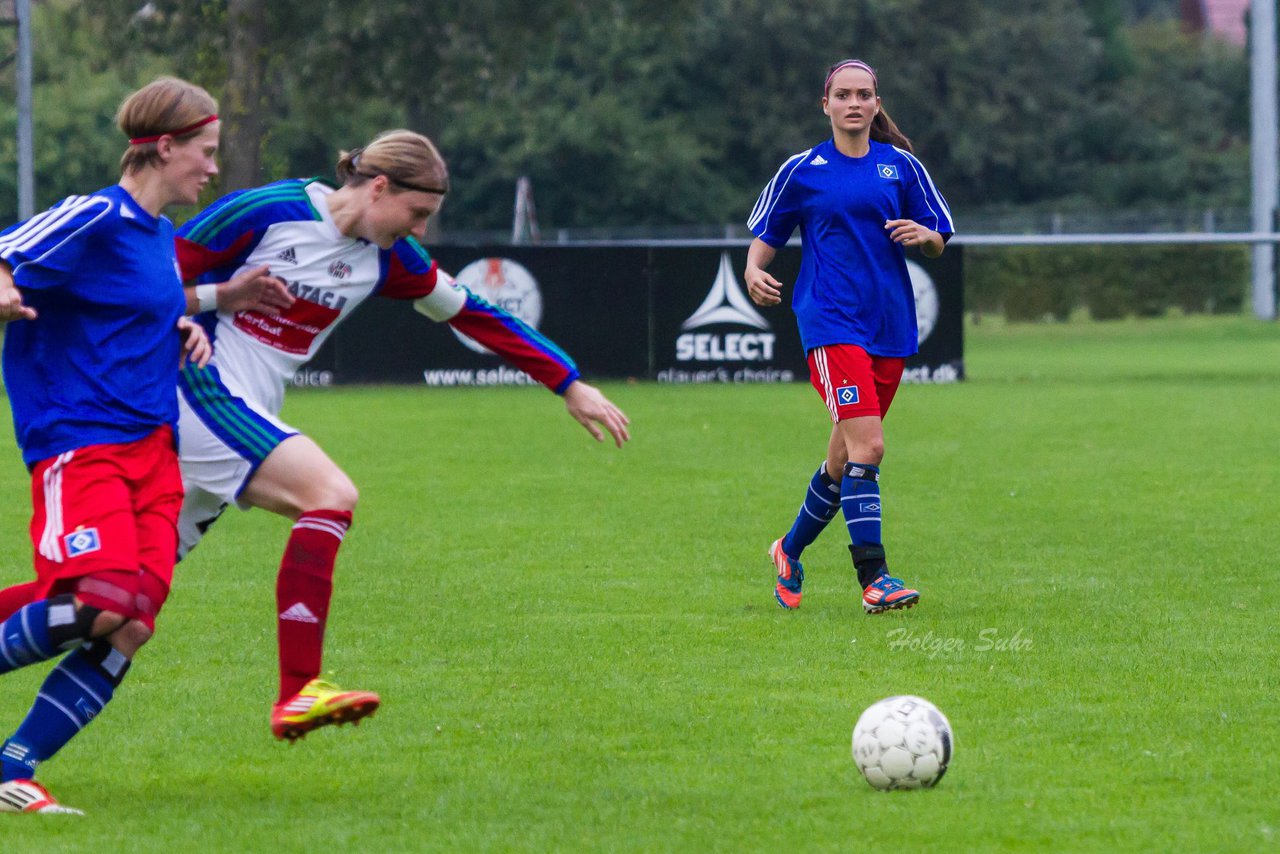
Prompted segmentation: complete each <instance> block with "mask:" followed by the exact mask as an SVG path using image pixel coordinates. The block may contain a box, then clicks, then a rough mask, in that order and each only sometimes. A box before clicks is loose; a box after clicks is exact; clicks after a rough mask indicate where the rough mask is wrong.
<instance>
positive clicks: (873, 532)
mask: <svg viewBox="0 0 1280 854" xmlns="http://www.w3.org/2000/svg"><path fill="white" fill-rule="evenodd" d="M840 508H841V509H842V510H843V511H844V521H845V526H846V527H848V529H849V540H850V542H852V543H853V545H855V546H868V545H875V546H878V545H880V543H881V540H880V469H879V468H878V467H876V466H869V465H863V464H861V463H849V464H848V465H846V466H845V468H844V478H843V479H842V480H841V481H840Z"/></svg>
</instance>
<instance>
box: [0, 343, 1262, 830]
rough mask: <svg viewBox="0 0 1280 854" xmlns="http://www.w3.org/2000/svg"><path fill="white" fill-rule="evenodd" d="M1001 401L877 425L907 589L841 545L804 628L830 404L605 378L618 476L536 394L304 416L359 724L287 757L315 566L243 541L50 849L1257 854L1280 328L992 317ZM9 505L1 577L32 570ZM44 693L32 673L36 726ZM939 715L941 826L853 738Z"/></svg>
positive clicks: (69, 772)
mask: <svg viewBox="0 0 1280 854" xmlns="http://www.w3.org/2000/svg"><path fill="white" fill-rule="evenodd" d="M967 361H968V367H969V373H970V380H969V381H968V382H966V383H964V384H961V385H957V386H950V387H944V386H938V387H922V386H910V387H906V388H904V389H903V391H902V393H901V395H900V396H899V398H898V400H897V402H896V403H895V404H894V410H893V412H892V413H891V414H890V417H889V420H888V422H887V425H886V426H887V437H888V455H887V457H886V460H885V465H884V474H885V479H884V482H883V487H884V495H885V521H886V528H885V530H886V541H887V546H888V548H889V553H890V559H891V565H892V566H893V567H894V568H895V570H896V571H897V572H898V573H899V574H900V575H902V576H903V577H904V578H905V579H906V580H907V581H908V583H910V584H912V585H913V586H917V587H919V588H920V589H921V591H922V594H923V598H922V603H921V605H920V606H919V607H918V608H916V609H914V610H912V611H909V612H906V613H891V614H886V615H882V616H878V617H867V616H864V615H863V614H862V610H861V608H860V606H859V604H858V602H857V599H856V595H855V589H854V588H855V584H854V580H853V573H852V568H851V567H850V566H849V558H848V553H847V550H846V548H845V545H844V542H845V534H844V532H843V530H842V526H841V525H840V524H839V523H836V524H835V525H834V526H833V528H832V529H831V530H829V531H828V532H827V533H826V534H825V535H824V536H823V537H822V538H821V539H820V540H819V541H818V542H817V543H816V544H815V545H814V546H813V547H812V548H811V549H810V550H808V551H807V552H806V553H805V556H804V561H805V566H806V570H807V577H806V590H805V600H804V606H803V608H802V609H801V610H800V611H799V612H798V613H794V614H788V613H784V612H782V611H781V610H780V609H779V608H778V607H777V606H776V605H775V604H774V603H773V599H772V592H771V590H772V583H773V582H772V571H771V569H770V563H769V561H768V559H767V558H766V557H765V550H766V548H767V546H768V544H769V542H770V541H771V540H772V539H773V538H774V537H776V536H778V535H779V534H781V533H782V532H784V531H785V530H786V528H787V527H788V526H789V524H790V522H791V519H792V516H793V513H794V512H795V510H796V508H797V507H798V505H799V502H800V499H801V496H802V493H803V490H804V487H805V484H806V482H807V480H808V478H809V476H810V475H811V474H812V472H813V469H814V468H815V467H816V465H817V463H818V461H819V459H820V458H821V456H822V453H823V449H824V448H825V441H826V434H827V431H828V426H827V423H826V421H825V410H824V408H823V407H822V405H821V403H820V402H819V401H818V400H817V399H816V397H815V395H814V394H813V393H812V392H811V391H810V390H809V389H808V387H807V386H803V385H798V384H797V385H794V386H787V387H736V388H723V387H711V388H696V387H687V386H684V387H659V386H654V385H621V384H618V385H609V386H606V390H607V392H608V393H609V394H610V395H611V396H612V397H613V398H614V399H615V400H616V401H617V402H618V403H619V404H620V405H622V406H623V407H624V408H625V409H626V410H627V411H628V412H629V414H630V415H631V416H632V419H633V427H634V433H635V440H634V441H633V443H632V444H631V446H629V447H628V448H626V449H624V450H623V451H621V452H619V451H616V450H614V449H613V448H612V447H605V446H597V445H595V444H594V443H592V442H590V441H589V439H588V438H587V437H586V436H585V434H582V433H581V431H580V429H579V428H578V427H577V426H576V425H574V424H573V423H572V422H571V421H570V420H569V419H568V418H567V417H566V416H564V415H563V414H562V413H561V412H560V411H559V410H560V405H559V403H558V402H557V401H556V400H554V399H553V398H551V397H550V396H549V395H547V394H546V393H545V392H540V391H539V390H536V389H510V390H494V389H490V390H430V391H428V390H426V389H418V388H413V389H399V388H397V389H386V388H368V389H354V390H343V391H315V392H298V393H294V394H293V396H292V397H291V399H290V401H289V404H288V406H287V409H286V413H285V415H286V417H287V418H288V419H289V420H290V421H291V422H292V423H294V424H296V425H297V426H299V427H300V428H302V429H304V430H306V431H307V432H308V433H309V434H311V435H312V436H314V437H315V438H317V439H318V440H319V441H320V443H321V444H322V445H323V446H324V447H325V448H326V449H328V451H329V452H330V454H331V455H332V456H333V457H334V458H335V459H336V460H337V461H338V462H339V463H340V464H341V465H342V466H344V467H345V468H346V470H347V471H348V472H349V473H350V474H351V475H352V476H353V478H354V479H355V481H356V483H357V484H358V485H359V486H360V487H361V489H362V500H361V506H360V509H359V510H358V511H357V515H356V524H355V527H354V528H353V529H352V532H351V534H350V535H349V536H348V538H347V541H346V545H345V546H344V547H343V552H342V555H341V558H340V565H339V570H338V575H337V592H336V596H335V601H334V606H333V611H332V615H331V620H330V626H329V654H328V657H327V659H326V665H327V667H328V668H329V669H330V670H331V671H332V672H333V673H334V675H335V678H336V679H337V680H338V681H339V682H340V683H341V684H347V685H351V686H353V687H359V688H366V689H370V690H376V691H379V692H381V693H382V695H383V698H384V708H383V709H382V711H380V712H379V713H378V715H377V716H375V717H374V718H373V719H371V720H369V721H367V722H366V723H365V724H363V725H362V726H361V727H360V728H358V729H352V728H350V727H346V728H342V729H331V730H322V731H318V732H316V733H313V734H312V735H310V736H309V737H308V738H306V739H305V740H304V741H303V742H301V743H299V744H297V745H295V746H292V747H290V746H287V745H284V744H280V743H276V742H274V741H273V740H272V739H271V737H270V733H269V731H268V728H267V713H268V708H269V705H270V703H271V701H272V699H273V695H274V690H275V688H274V686H275V671H274V667H275V664H274V662H275V656H274V643H275V640H274V625H273V617H274V594H273V590H274V572H275V566H276V564H277V562H278V559H279V553H280V550H281V548H282V546H283V542H284V539H285V537H286V535H287V529H288V525H287V523H285V522H284V521H283V520H280V519H278V518H276V517H272V516H269V515H267V514H265V513H261V512H254V513H248V514H244V513H234V512H231V513H228V515H227V516H226V517H224V519H223V520H221V521H220V522H219V523H218V524H217V525H216V526H215V527H214V529H213V531H212V532H211V534H210V536H209V537H208V538H207V539H206V541H205V543H204V544H203V545H201V547H200V548H199V549H198V550H197V551H196V552H195V553H194V554H193V556H192V557H191V558H190V559H189V560H188V561H187V562H185V563H184V564H182V565H181V566H180V567H179V575H178V582H177V585H176V588H175V591H174V595H173V597H172V599H171V600H170V603H169V605H168V607H167V609H166V612H165V615H164V617H163V619H162V623H161V631H160V633H159V634H158V635H157V637H156V639H155V641H153V643H152V644H151V645H150V646H149V647H148V648H147V649H146V650H144V652H143V653H142V655H141V656H140V657H139V660H138V662H137V664H136V665H135V667H134V670H133V672H132V673H131V674H130V676H129V679H128V681H127V682H126V684H125V685H124V686H123V687H122V689H121V691H120V693H119V694H118V695H117V699H116V701H115V702H114V703H113V704H112V706H111V707H110V708H109V709H108V710H107V711H106V712H104V713H103V715H102V717H101V720H99V721H97V722H95V723H94V724H93V725H92V726H91V727H90V728H89V729H88V730H86V731H85V732H84V733H83V734H82V735H81V737H80V738H78V739H77V741H76V742H75V743H73V745H72V746H71V747H69V748H68V749H67V750H66V751H64V752H63V754H62V755H61V756H59V757H58V758H57V759H56V760H54V761H53V762H50V763H49V764H48V765H47V766H45V767H44V768H43V769H42V773H41V777H42V779H43V780H44V781H45V782H46V783H47V784H48V785H49V786H50V788H51V789H52V790H53V791H54V792H55V793H56V794H58V795H59V797H61V798H62V799H63V800H65V801H66V802H67V803H69V804H72V805H74V806H78V807H81V808H83V809H85V810H87V811H88V812H89V816H88V817H86V818H84V819H78V820H76V819H68V818H63V817H49V818H40V817H14V816H4V817H0V840H3V842H4V843H5V844H6V850H8V848H12V849H13V850H27V851H106V850H130V851H136V852H150V851H165V852H172V851H255V852H256V851H286V852H293V851H297V852H303V851H307V852H313V851H317V850H326V851H334V850H353V849H354V848H359V849H360V850H372V851H432V850H438V851H493V850H522V851H548V850H584V849H587V850H608V851H654V850H672V851H740V850H751V851H779V850H796V851H816V850H827V851H850V850H863V849H866V850H904V851H914V850H939V851H960V850H1001V849H1003V850H1019V851H1021V850H1045V851H1063V850H1072V851H1090V850H1091V851H1121V850H1168V849H1172V848H1173V847H1174V846H1178V847H1179V848H1182V849H1184V850H1189V851H1195V850H1214V851H1223V850H1239V851H1255V850H1260V849H1265V848H1270V847H1273V846H1275V845H1276V844H1277V834H1278V833H1280V806H1277V801H1276V799H1275V796H1274V785H1273V778H1274V774H1275V770H1274V769H1275V762H1276V759H1275V757H1276V756H1277V755H1278V754H1280V729H1278V728H1277V726H1276V724H1275V688H1276V682H1277V675H1278V672H1277V671H1278V669H1280V668H1278V667H1277V664H1276V649H1277V648H1278V647H1280V629H1277V621H1276V617H1275V615H1276V614H1277V613H1278V612H1280V593H1278V592H1277V591H1278V590H1280V586H1278V585H1277V582H1276V570H1277V559H1276V556H1275V554H1276V534H1275V524H1276V520H1277V519H1278V518H1280V465H1277V451H1280V438H1278V437H1280V429H1277V421H1276V413H1280V329H1278V328H1277V327H1276V326H1275V325H1265V324H1258V323H1254V322H1251V321H1247V320H1242V319H1237V318H1188V319H1170V320H1161V321H1142V322H1138V321H1133V322H1118V323H1107V324H1066V325H1061V326H1009V327H1004V326H1000V325H990V324H984V325H982V326H980V327H975V328H971V329H970V330H969V336H968V359H967ZM7 444H9V445H10V447H9V450H7V451H6V452H5V453H6V456H7V459H8V460H9V463H8V464H7V465H6V466H4V467H3V470H2V471H0V483H2V484H3V486H4V489H5V494H6V495H8V496H9V500H8V501H6V502H5V503H4V506H3V507H0V526H2V528H0V530H3V531H5V532H6V535H5V536H4V538H3V541H2V543H3V550H2V551H0V567H3V568H2V569H0V582H5V583H12V582H16V581H20V580H26V579H27V578H28V577H29V573H30V570H29V568H28V567H29V554H30V546H29V544H28V542H27V539H26V534H25V526H26V520H27V516H28V512H29V510H28V506H27V505H28V498H27V495H28V493H27V481H26V476H25V472H24V471H23V469H22V466H21V465H20V464H19V463H18V461H17V453H16V451H15V450H13V449H12V439H8V440H7ZM46 670H47V667H34V668H28V669H27V670H26V671H23V672H21V673H15V674H10V675H8V676H5V677H3V682H2V683H0V684H3V691H2V692H0V729H2V730H4V731H5V732H7V731H9V730H10V729H11V728H12V727H13V726H15V725H16V724H17V722H18V720H19V719H20V717H21V715H22V714H23V713H24V712H25V709H26V707H27V705H28V703H29V701H30V698H31V696H32V695H33V693H34V691H35V689H36V687H37V685H38V684H39V681H40V680H41V679H42V678H43V675H44V673H45V672H46ZM897 693H915V694H921V695H923V696H925V697H928V698H929V699H930V700H932V701H933V702H935V703H937V704H938V705H939V706H940V707H941V708H942V709H943V711H944V712H946V713H947V715H948V716H949V717H950V719H951V722H952V724H953V726H954V728H955V735H956V740H957V751H956V754H955V758H954V761H953V763H952V766H951V770H950V771H949V772H948V774H947V776H946V778H945V779H944V781H943V782H942V783H941V785H940V786H939V787H938V788H937V789H934V790H931V791H923V792H903V793H880V792H876V791H873V790H872V789H870V788H869V787H868V786H867V785H866V783H865V782H863V780H862V779H861V777H860V776H859V775H858V773H857V770H856V768H855V767H854V764H853V762H852V760H851V758H850V755H849V736H850V732H851V730H852V727H853V723H854V721H855V720H856V719H857V717H858V715H859V713H860V712H861V711H862V709H863V708H864V707H865V706H867V705H869V704H870V703H871V702H873V701H875V700H877V699H880V698H881V697H884V696H887V695H890V694H897Z"/></svg>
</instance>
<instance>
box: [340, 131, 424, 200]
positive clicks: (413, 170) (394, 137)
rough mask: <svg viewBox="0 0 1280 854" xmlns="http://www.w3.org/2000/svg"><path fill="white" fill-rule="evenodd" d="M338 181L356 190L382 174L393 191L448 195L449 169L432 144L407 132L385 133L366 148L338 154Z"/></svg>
mask: <svg viewBox="0 0 1280 854" xmlns="http://www.w3.org/2000/svg"><path fill="white" fill-rule="evenodd" d="M337 172H338V180H339V181H341V182H342V183H343V184H344V185H347V186H353V187H358V186H359V185H361V184H363V183H364V182H365V181H368V180H369V179H371V178H376V177H377V176H379V175H385V176H386V177H387V180H388V181H390V182H391V185H392V186H393V187H395V188H396V189H397V190H416V191H418V192H420V193H440V194H441V195H443V194H445V193H447V192H449V169H448V167H447V166H445V163H444V158H443V157H441V156H440V152H439V151H437V150H436V147H435V144H434V143H432V142H431V140H429V139H427V138H426V137H425V136H423V135H422V134H420V133H414V132H413V131H411V130H387V131H383V132H382V133H380V134H378V135H377V136H375V137H374V138H373V141H372V142H370V143H369V144H368V145H365V146H362V147H360V148H354V149H352V150H351V151H343V152H340V153H339V155H338V167H337Z"/></svg>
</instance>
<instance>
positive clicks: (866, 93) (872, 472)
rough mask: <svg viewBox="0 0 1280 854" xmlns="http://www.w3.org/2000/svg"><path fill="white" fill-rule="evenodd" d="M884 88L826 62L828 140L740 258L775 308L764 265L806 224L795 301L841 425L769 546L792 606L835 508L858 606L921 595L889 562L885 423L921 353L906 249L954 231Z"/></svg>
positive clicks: (765, 209)
mask: <svg viewBox="0 0 1280 854" xmlns="http://www.w3.org/2000/svg"><path fill="white" fill-rule="evenodd" d="M878 88H879V81H878V80H877V78H876V73H875V71H874V70H872V68H871V66H869V65H867V64H866V63H865V62H862V61H861V60H857V59H847V60H843V61H841V62H838V63H836V64H835V65H833V66H832V67H831V69H830V70H829V71H828V73H827V79H826V83H825V85H824V87H823V96H822V111H823V112H824V113H826V114H827V116H828V117H830V119H831V139H829V140H827V141H826V142H823V143H821V144H819V145H817V146H815V147H814V148H811V149H809V150H808V151H804V152H801V153H800V154H797V155H795V156H794V157H791V158H789V159H788V160H787V161H786V162H785V163H783V164H782V168H781V169H779V170H778V173H777V174H776V175H775V176H774V177H773V180H772V181H770V182H769V184H768V186H766V187H765V189H764V192H763V193H761V194H760V198H759V200H758V201H757V202H756V205H755V209H754V210H753V211H752V213H751V219H750V221H749V223H748V224H749V226H750V228H751V233H752V234H754V235H755V236H756V239H755V240H754V241H753V242H752V244H751V248H750V249H749V250H748V252H747V268H746V272H745V279H746V283H747V292H748V293H749V294H750V296H751V298H752V300H754V301H755V302H756V303H757V304H758V305H762V306H768V305H776V304H778V303H779V302H781V300H782V287H783V285H782V283H781V282H779V281H778V280H777V279H775V278H774V277H773V276H771V275H769V273H767V272H766V271H765V268H766V267H768V266H769V263H770V262H771V261H772V260H773V258H774V256H775V254H776V252H777V250H778V249H779V248H781V247H782V246H784V245H785V244H786V242H787V240H788V239H789V238H790V237H791V234H792V232H793V231H795V229H796V228H797V227H798V228H799V229H800V234H801V238H802V243H801V262H800V273H799V275H798V277H797V278H796V283H795V293H794V294H793V296H792V306H793V308H794V309H795V313H796V320H797V321H798V322H799V326H800V337H801V340H802V342H803V344H804V348H805V352H806V354H807V357H808V362H809V373H810V380H811V381H812V383H813V385H814V387H815V388H816V389H817V390H818V393H819V394H821V395H822V399H823V402H824V403H826V405H827V410H828V412H829V413H830V416H831V420H832V421H833V422H834V423H835V427H834V428H833V429H832V431H831V440H830V442H829V443H828V445H827V458H826V460H825V461H824V462H823V464H822V465H821V466H820V467H819V468H818V471H817V473H816V474H814V476H813V479H812V481H811V482H810V484H809V488H808V490H807V491H806V493H805V498H804V503H803V504H802V505H801V507H800V510H799V512H798V513H797V515H796V520H795V523H794V524H793V525H792V527H791V530H790V531H789V532H788V533H787V535H786V536H784V537H781V538H779V539H777V540H775V541H774V542H773V544H772V545H771V546H770V547H769V556H770V557H771V558H772V560H773V564H774V568H775V569H776V570H777V574H778V579H777V586H776V587H775V588H774V595H775V597H776V598H777V600H778V604H780V605H781V606H782V607H783V608H788V609H792V608H799V607H800V596H801V584H802V582H803V581H804V569H803V568H802V566H801V565H800V555H801V553H802V552H803V551H804V549H805V547H806V546H808V545H809V544H810V543H812V542H813V541H814V540H815V539H816V538H817V536H818V534H820V533H822V531H823V529H824V528H825V527H826V525H827V523H828V522H830V521H831V520H832V519H833V518H835V515H836V513H837V512H840V511H841V510H843V512H844V517H845V522H846V526H847V528H848V531H849V537H850V539H851V540H852V544H851V545H850V546H849V549H850V552H851V553H852V556H853V563H854V566H855V568H856V570H857V574H858V582H859V584H860V585H861V586H862V606H863V608H864V609H865V611H866V612H867V613H868V614H878V613H880V612H882V611H886V610H889V609H892V608H909V607H911V606H912V605H914V604H915V603H916V602H917V601H918V600H919V599H920V593H919V592H918V591H916V590H912V589H910V588H908V587H907V586H906V585H904V584H903V583H902V581H901V580H900V579H898V578H895V577H893V576H892V575H890V574H889V571H888V568H887V565H886V562H885V552H884V546H883V544H882V541H881V534H880V518H881V517H880V462H881V459H882V458H883V457H884V429H883V420H884V416H885V413H886V412H888V411H889V404H890V403H891V402H892V401H893V396H894V393H895V392H896V391H897V390H898V383H899V381H900V380H901V379H902V367H903V361H904V359H905V358H906V357H907V356H911V355H913V354H914V353H915V352H916V344H917V342H916V314H915V301H914V297H913V294H912V289H911V279H910V277H909V276H908V274H907V264H906V258H905V254H904V251H903V247H904V246H917V247H919V248H920V250H921V251H922V252H923V253H924V254H925V255H926V256H928V257H931V258H936V257H937V256H938V255H941V254H942V250H943V248H944V247H945V245H946V242H947V240H948V239H950V237H951V235H952V233H953V232H954V231H955V227H954V224H953V223H952V221H951V211H950V210H949V209H948V208H947V203H946V200H944V199H943V198H942V194H941V193H939V192H938V190H937V188H936V187H935V186H934V185H933V180H932V179H931V178H930V177H929V173H928V172H926V171H925V168H924V166H923V165H922V164H921V163H920V161H919V160H917V159H916V157H915V155H914V154H913V153H912V147H911V142H910V141H909V140H908V139H907V138H906V137H905V136H903V134H902V132H901V131H899V130H898V128H897V126H896V125H895V124H894V123H893V121H892V120H891V119H890V118H889V116H888V114H887V113H886V112H885V111H884V107H883V106H882V104H881V102H880V97H879V95H878V94H877V90H878Z"/></svg>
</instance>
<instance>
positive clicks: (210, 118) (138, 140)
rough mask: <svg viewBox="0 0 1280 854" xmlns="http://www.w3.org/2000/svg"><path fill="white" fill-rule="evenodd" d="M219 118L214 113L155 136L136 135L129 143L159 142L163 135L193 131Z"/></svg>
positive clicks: (175, 134)
mask: <svg viewBox="0 0 1280 854" xmlns="http://www.w3.org/2000/svg"><path fill="white" fill-rule="evenodd" d="M217 120H218V114H217V113H214V114H213V115H212V116H205V117H204V118H203V119H201V120H200V121H198V122H196V123H195V124H190V125H187V126H186V127H184V128H178V129H177V130H168V131H165V132H164V133H158V134H156V135H155V136H138V137H134V138H133V139H131V140H129V144H130V145H146V144H147V143H148V142H158V141H159V139H160V137H162V136H182V135H183V134H184V133H191V131H193V130H195V129H196V128H202V127H204V126H205V125H207V124H210V123H212V122H216V121H217Z"/></svg>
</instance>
